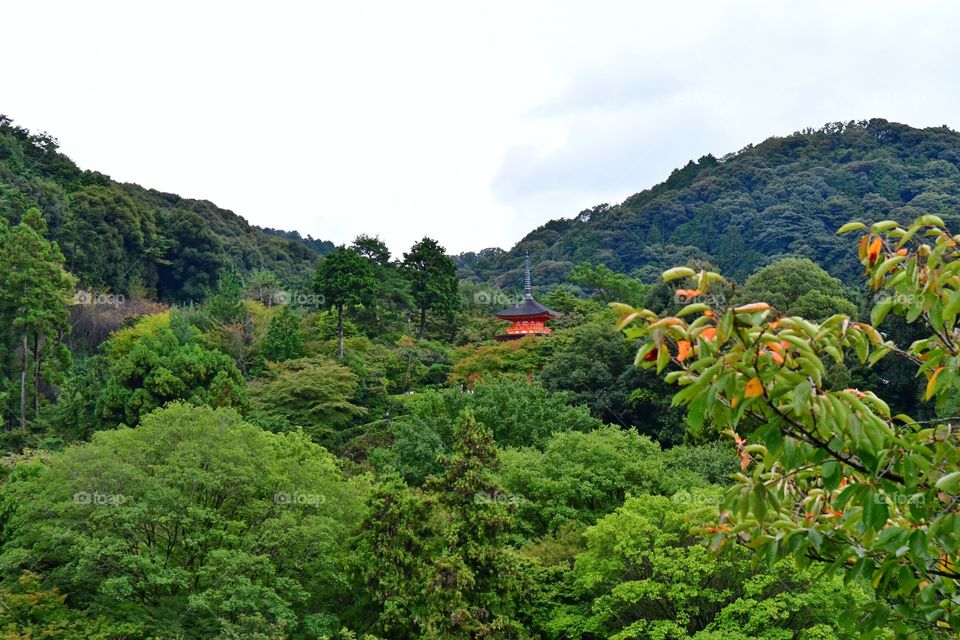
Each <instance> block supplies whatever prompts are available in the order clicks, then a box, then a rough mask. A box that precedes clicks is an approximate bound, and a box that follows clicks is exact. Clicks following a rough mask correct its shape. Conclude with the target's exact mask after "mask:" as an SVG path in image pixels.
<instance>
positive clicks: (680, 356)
mask: <svg viewBox="0 0 960 640" xmlns="http://www.w3.org/2000/svg"><path fill="white" fill-rule="evenodd" d="M689 355H690V341H689V340H680V341H679V342H677V362H683V361H684V360H686V359H687V356H689Z"/></svg>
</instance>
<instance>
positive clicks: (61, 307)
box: [0, 209, 75, 431]
mask: <svg viewBox="0 0 960 640" xmlns="http://www.w3.org/2000/svg"><path fill="white" fill-rule="evenodd" d="M46 233H47V225H46V222H45V221H44V219H43V217H42V216H41V215H40V211H39V210H38V209H29V210H28V211H27V212H26V213H25V214H24V216H23V220H22V221H21V222H20V224H18V225H16V226H15V227H13V228H12V229H9V230H7V228H6V226H5V225H0V422H2V423H3V424H4V426H5V427H6V428H7V429H8V430H9V429H10V428H11V427H12V425H13V423H14V418H15V417H16V421H17V422H18V423H19V426H20V429H21V431H23V430H25V429H26V426H27V419H28V413H29V414H30V416H31V417H32V419H39V418H40V400H41V396H42V395H43V392H44V389H43V386H42V385H43V383H44V382H48V383H49V382H59V381H60V379H61V377H62V374H63V372H64V371H65V370H66V368H67V367H68V366H69V363H70V352H69V351H68V350H67V348H66V347H65V346H64V345H63V343H62V338H63V335H64V334H65V333H67V332H68V331H69V325H68V323H67V319H68V315H69V314H68V311H67V304H68V303H69V301H70V296H71V294H72V292H73V287H74V284H75V280H74V279H73V277H72V276H71V275H70V274H69V273H67V272H66V271H64V269H63V255H62V254H61V253H60V249H59V247H58V246H57V244H56V243H53V242H50V241H48V240H47V239H46V237H45V236H46Z"/></svg>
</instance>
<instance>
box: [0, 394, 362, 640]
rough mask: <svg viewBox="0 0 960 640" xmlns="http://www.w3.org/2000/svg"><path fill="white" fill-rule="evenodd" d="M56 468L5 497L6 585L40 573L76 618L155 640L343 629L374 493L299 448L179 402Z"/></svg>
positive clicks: (225, 413) (290, 439) (299, 441)
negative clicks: (134, 628) (86, 616)
mask: <svg viewBox="0 0 960 640" xmlns="http://www.w3.org/2000/svg"><path fill="white" fill-rule="evenodd" d="M45 466H46V468H45V469H44V471H43V473H41V474H35V475H32V476H27V477H24V478H23V479H21V480H15V481H13V482H11V483H9V484H7V485H5V486H4V487H3V488H2V490H0V493H2V494H3V496H4V497H9V496H16V498H17V499H16V500H15V501H14V503H15V505H16V507H15V509H14V512H13V513H12V515H10V516H9V518H7V520H6V521H5V523H4V527H3V531H2V540H0V545H2V551H0V570H2V572H3V573H4V576H5V577H10V576H19V575H20V572H22V571H24V570H27V571H32V572H34V573H38V574H40V575H42V576H43V585H42V586H43V588H44V589H52V588H57V589H60V591H61V592H62V593H64V594H68V596H69V598H70V602H71V605H72V606H74V607H76V608H78V609H89V610H91V611H95V612H101V613H103V614H104V615H105V616H107V617H108V618H109V619H110V620H111V621H113V622H116V623H137V624H140V625H143V626H146V627H147V629H148V631H149V632H150V633H149V635H147V636H146V637H182V638H191V639H192V638H196V639H198V640H199V639H201V638H213V637H227V636H229V635H230V633H231V632H240V633H241V635H242V636H243V637H251V638H252V637H264V636H266V637H271V638H275V637H280V636H281V632H282V636H284V637H291V638H308V637H311V638H314V637H318V636H320V635H322V634H323V633H324V632H328V633H329V632H333V631H335V630H336V629H338V628H339V627H340V624H339V622H338V618H337V614H338V612H339V611H340V610H341V609H342V604H343V603H342V600H341V598H342V594H343V593H345V592H346V589H347V587H348V580H347V576H346V566H347V565H346V562H347V557H346V555H345V552H346V550H345V548H344V545H345V541H346V539H347V536H348V533H349V532H350V531H351V530H352V529H353V528H354V527H355V526H357V524H359V521H360V520H361V519H362V517H363V513H364V506H363V502H364V497H365V493H366V490H367V487H366V484H365V481H364V480H363V479H361V478H354V479H349V480H348V479H344V477H343V474H342V473H341V472H340V469H339V467H338V465H337V463H336V461H335V459H334V458H333V457H332V456H331V455H330V454H328V453H327V452H325V451H324V450H323V449H322V448H321V447H319V446H317V445H315V444H313V443H311V442H310V441H309V439H308V438H307V437H306V436H305V435H304V434H302V433H286V434H281V435H276V434H271V433H268V432H266V431H263V430H261V429H259V428H257V427H255V426H252V425H250V424H247V423H245V422H243V420H242V419H241V418H240V416H239V414H237V413H236V412H235V411H234V410H232V409H212V408H209V407H194V406H190V405H186V404H172V405H170V406H169V407H167V408H165V409H162V410H160V411H157V412H155V413H152V414H150V415H149V416H147V417H146V418H144V420H143V422H142V424H141V425H140V426H139V427H138V428H137V429H120V430H116V431H108V432H101V433H98V434H97V435H96V436H95V437H94V438H93V440H92V441H91V442H90V443H87V444H84V445H81V446H77V447H70V448H68V449H66V450H65V451H64V452H63V453H57V454H52V455H51V456H50V458H49V461H48V462H47V464H46V465H45ZM308 632H309V633H308ZM258 634H263V635H258Z"/></svg>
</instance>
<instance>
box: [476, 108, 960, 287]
mask: <svg viewBox="0 0 960 640" xmlns="http://www.w3.org/2000/svg"><path fill="white" fill-rule="evenodd" d="M958 167H960V133H957V132H956V131H952V130H950V129H948V128H946V127H940V128H931V129H915V128H913V127H910V126H907V125H903V124H897V123H893V122H887V121H886V120H881V119H874V120H869V121H861V122H849V123H833V124H829V125H826V126H824V127H823V128H821V129H818V130H806V131H802V132H798V133H795V134H793V135H791V136H787V137H784V138H770V139H768V140H765V141H764V142H762V143H760V144H757V145H750V146H748V147H746V148H744V149H742V150H740V151H739V152H737V153H731V154H729V155H727V156H724V157H722V158H720V159H717V158H715V157H713V156H711V155H707V156H704V157H702V158H700V159H699V160H697V161H690V162H689V163H688V164H687V165H686V166H684V167H682V168H680V169H676V170H675V171H674V172H673V173H672V174H670V176H669V177H668V178H667V179H666V180H665V181H664V182H662V183H660V184H658V185H656V186H654V187H652V188H650V189H647V190H646V191H642V192H640V193H637V194H635V195H633V196H631V197H629V198H627V199H626V200H625V201H624V202H623V203H621V204H618V205H615V206H610V205H606V204H603V205H599V206H596V207H593V208H592V209H588V210H585V211H583V212H581V213H580V214H579V215H578V216H576V217H574V218H569V219H560V220H553V221H550V222H548V223H547V224H545V225H543V226H542V227H539V228H538V229H536V230H535V231H532V232H531V233H529V234H528V235H527V236H526V237H525V238H523V240H521V241H520V242H519V243H518V244H517V245H516V246H515V247H514V248H513V249H512V250H510V251H508V252H504V251H501V250H499V249H486V250H484V251H480V252H478V253H469V254H463V255H461V256H459V257H458V264H459V266H460V269H461V276H462V277H464V278H474V279H477V280H479V281H483V282H486V281H495V282H497V283H499V284H501V285H504V286H505V285H513V284H514V283H515V282H517V281H518V279H519V269H520V268H521V267H522V264H523V257H524V255H525V254H527V253H529V254H530V256H531V257H532V258H534V261H535V262H536V263H538V265H539V266H538V268H537V272H536V273H535V274H534V275H535V277H536V279H537V281H538V282H542V283H547V282H561V281H562V280H564V279H565V278H566V276H567V275H568V274H569V273H570V271H571V269H573V267H574V266H575V265H577V264H579V263H582V262H592V263H601V264H604V265H606V266H607V267H609V268H611V269H613V270H614V271H619V272H622V273H628V274H630V275H633V276H635V277H637V278H639V279H641V280H643V281H647V282H649V281H652V280H653V279H655V278H656V277H658V276H659V274H660V272H661V271H663V270H664V269H667V268H669V267H672V266H674V265H677V264H684V263H686V262H687V261H688V260H691V259H699V260H707V261H709V262H711V263H712V264H714V265H716V266H717V267H719V268H720V269H721V270H722V271H723V273H724V274H726V275H728V276H731V277H734V278H737V279H743V278H746V277H747V276H749V275H750V274H751V273H753V272H754V271H756V270H757V269H758V268H760V267H763V266H765V265H767V264H769V263H771V262H773V261H775V260H777V259H779V258H781V257H784V256H794V257H803V258H809V259H811V260H813V261H815V262H817V263H819V264H821V265H823V266H824V268H826V269H827V271H829V272H830V273H831V274H832V275H834V276H836V277H838V278H841V279H842V280H844V282H847V283H848V284H851V285H856V284H859V280H858V276H859V271H858V265H857V262H856V260H855V259H853V257H851V256H850V254H849V252H848V251H847V248H846V245H845V244H844V243H843V242H842V241H841V240H840V239H838V238H837V237H836V236H834V231H836V229H837V228H838V227H839V226H840V225H842V224H843V223H845V222H846V221H848V220H854V219H860V218H867V219H875V220H880V219H884V218H895V219H898V220H912V219H913V218H915V217H917V216H919V215H922V214H924V213H936V214H942V215H944V216H945V219H946V220H948V221H950V222H956V221H957V220H958V218H957V214H956V213H955V212H956V211H957V210H958V204H960V202H958V197H960V169H958Z"/></svg>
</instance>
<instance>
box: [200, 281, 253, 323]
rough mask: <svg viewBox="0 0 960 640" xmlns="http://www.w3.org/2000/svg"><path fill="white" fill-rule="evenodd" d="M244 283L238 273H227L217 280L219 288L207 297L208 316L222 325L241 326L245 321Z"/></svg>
mask: <svg viewBox="0 0 960 640" xmlns="http://www.w3.org/2000/svg"><path fill="white" fill-rule="evenodd" d="M243 291H244V283H243V279H242V278H241V277H240V274H238V273H237V272H236V271H227V272H226V273H224V274H223V275H222V276H220V278H218V279H217V287H216V289H215V290H214V291H213V293H212V294H210V295H209V296H208V297H207V302H206V311H207V315H209V316H210V318H211V319H212V320H213V321H214V322H219V323H221V324H239V323H240V322H242V321H243Z"/></svg>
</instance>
